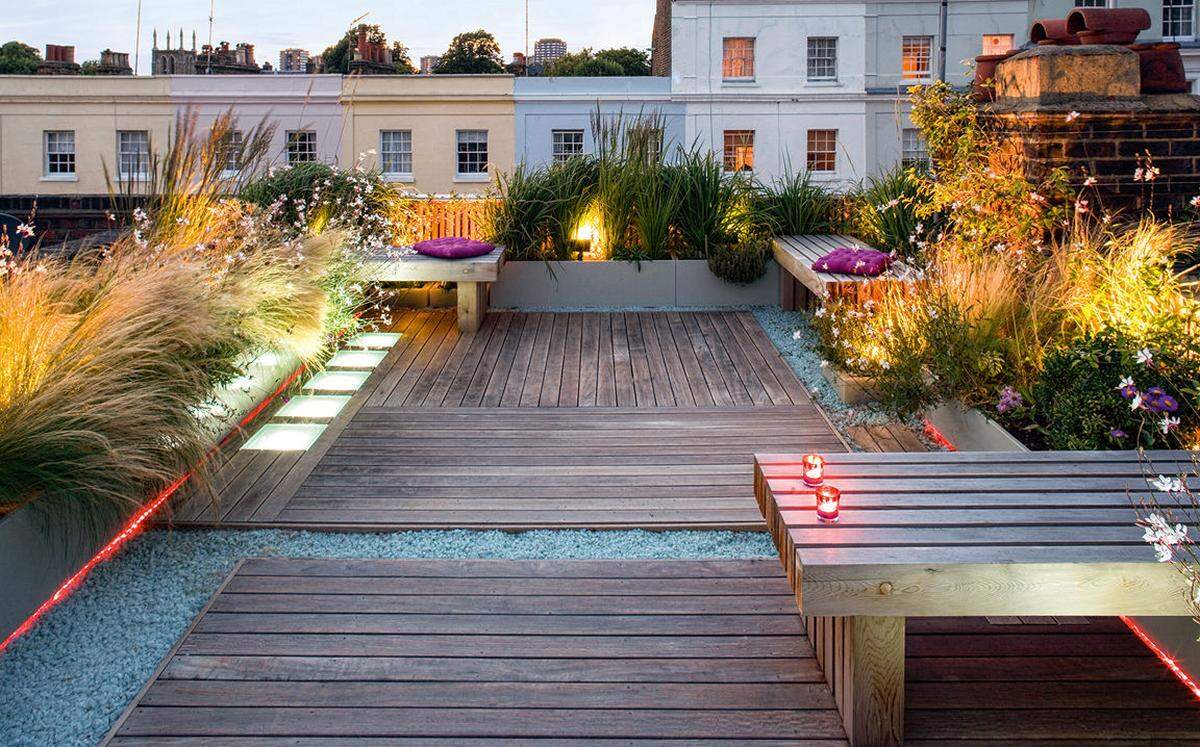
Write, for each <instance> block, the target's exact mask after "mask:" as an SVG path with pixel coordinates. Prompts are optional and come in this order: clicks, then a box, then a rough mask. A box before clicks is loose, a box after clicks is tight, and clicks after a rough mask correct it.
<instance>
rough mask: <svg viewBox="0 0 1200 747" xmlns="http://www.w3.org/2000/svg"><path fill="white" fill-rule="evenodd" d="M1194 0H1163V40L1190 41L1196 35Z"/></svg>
mask: <svg viewBox="0 0 1200 747" xmlns="http://www.w3.org/2000/svg"><path fill="white" fill-rule="evenodd" d="M1195 15H1196V2H1195V0H1163V6H1162V36H1163V40H1164V41H1191V40H1192V39H1194V38H1195V36H1196V21H1195Z"/></svg>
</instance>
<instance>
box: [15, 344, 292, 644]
mask: <svg viewBox="0 0 1200 747" xmlns="http://www.w3.org/2000/svg"><path fill="white" fill-rule="evenodd" d="M304 370H305V367H304V366H303V365H301V366H300V367H299V368H297V369H296V370H295V371H293V372H292V374H291V376H288V377H287V378H286V379H284V380H283V383H281V384H280V385H279V386H278V387H277V388H276V389H275V391H274V392H272V393H271V395H270V396H269V397H267V398H266V399H264V400H263V401H262V402H259V403H258V406H256V407H255V408H254V409H253V410H251V411H250V412H249V413H247V414H246V417H244V418H242V420H241V422H239V423H238V425H237V428H234V429H233V430H231V431H230V432H229V433H227V434H225V437H224V438H222V439H221V440H220V442H218V443H217V445H216V446H214V447H213V448H211V449H209V451H208V453H207V454H205V455H204V458H203V459H201V460H200V461H201V464H203V463H204V462H205V461H207V460H209V459H211V458H212V456H213V455H214V454H216V453H217V452H218V451H220V450H221V448H222V447H223V446H225V444H227V443H229V440H230V439H231V438H233V436H234V435H235V434H236V433H237V432H238V431H240V430H241V429H242V428H245V427H246V426H247V425H248V424H249V423H250V422H251V421H253V420H254V419H255V418H256V417H258V416H259V415H260V414H262V411H263V410H265V409H267V407H269V406H270V404H271V403H272V402H274V401H275V398H276V397H278V396H279V395H280V394H282V393H283V392H284V391H285V390H286V389H287V388H288V387H290V386H291V385H292V382H294V381H295V380H296V379H297V378H299V376H300V374H302V373H304ZM193 470H194V468H193V469H190V470H188V471H187V472H185V473H183V475H181V476H180V477H179V478H178V479H176V480H175V482H173V483H171V484H170V485H168V486H167V487H166V488H164V489H163V490H162V491H161V492H160V493H159V494H158V495H156V496H154V499H153V500H152V501H150V502H149V503H147V504H146V505H145V506H142V508H141V510H139V511H138V512H137V513H136V514H135V515H134V516H133V518H131V519H130V520H129V521H128V522H127V523H126V524H125V526H124V527H122V529H121V531H120V532H118V533H117V535H116V536H115V537H113V538H112V539H111V540H109V541H108V544H106V545H105V546H104V547H102V548H100V551H99V552H97V553H96V554H95V555H93V556H92V557H91V558H90V559H89V560H88V561H87V562H86V563H84V564H83V566H82V567H81V568H80V569H79V570H77V571H75V573H73V574H72V575H71V576H70V577H69V578H68V579H67V580H66V581H63V582H62V585H60V586H59V587H58V589H57V590H56V591H55V592H54V594H52V595H51V596H50V598H49V599H47V600H46V601H44V602H42V604H41V605H40V606H39V607H38V608H37V609H36V610H34V611H33V614H32V615H30V616H29V617H28V618H26V620H25V622H23V623H21V624H20V625H19V626H18V627H17V629H16V630H14V631H13V632H12V633H10V634H9V636H8V637H7V638H5V639H4V642H3V643H0V653H3V652H4V650H5V649H7V648H8V646H9V644H11V643H12V642H13V641H15V640H16V639H18V638H20V637H21V636H23V635H25V634H26V633H28V632H29V630H30V629H31V628H32V627H33V626H34V623H36V622H37V621H38V619H40V618H41V617H42V615H44V614H46V613H47V612H49V611H50V610H51V609H52V608H53V607H55V606H56V605H57V604H58V603H59V602H61V601H62V600H64V599H66V598H67V597H68V596H69V595H70V594H71V592H73V591H75V589H77V588H78V587H79V585H80V584H82V583H83V580H84V579H85V578H87V575H88V574H89V573H91V572H92V569H94V568H95V567H96V566H98V565H100V564H101V563H103V562H104V561H106V560H108V559H109V558H111V557H112V556H113V555H115V554H116V553H117V550H120V549H121V547H122V546H123V545H124V544H125V543H126V542H128V541H129V540H131V539H133V538H134V537H135V536H137V535H138V533H139V532H141V530H142V528H143V526H144V525H145V523H146V520H147V519H149V518H150V517H151V516H152V515H153V514H154V512H155V511H157V510H158V509H159V508H161V507H162V505H163V504H164V503H166V502H167V500H168V499H169V498H170V497H171V496H172V495H174V494H175V491H177V490H179V489H180V488H181V487H183V486H184V484H185V483H187V481H188V480H189V479H190V478H191V477H192V474H193Z"/></svg>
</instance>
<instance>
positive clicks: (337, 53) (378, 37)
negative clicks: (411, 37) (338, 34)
mask: <svg viewBox="0 0 1200 747" xmlns="http://www.w3.org/2000/svg"><path fill="white" fill-rule="evenodd" d="M363 25H364V26H366V28H367V36H368V38H369V39H370V40H371V41H372V42H375V43H378V44H387V35H386V34H385V33H384V32H383V29H382V28H381V27H380V26H379V24H377V23H372V24H363ZM358 29H359V27H358V26H355V27H354V28H352V29H350V30H349V31H347V32H346V33H345V35H344V36H342V38H341V39H338V41H337V43H336V44H334V45H333V46H331V47H326V48H325V51H324V52H323V53H322V54H321V61H322V64H324V66H325V72H327V73H337V74H341V75H347V74H348V73H349V72H350V63H351V61H353V60H354V48H355V46H356V45H357V44H358ZM392 64H393V65H394V66H395V68H396V73H397V74H398V75H411V74H413V73H416V72H417V68H416V67H414V66H413V63H412V57H411V56H410V54H409V51H408V47H406V46H405V45H403V44H401V43H400V42H393V44H392Z"/></svg>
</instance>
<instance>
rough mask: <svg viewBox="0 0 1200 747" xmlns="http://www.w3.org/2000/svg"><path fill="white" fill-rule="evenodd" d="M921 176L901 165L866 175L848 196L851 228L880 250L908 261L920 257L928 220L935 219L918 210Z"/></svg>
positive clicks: (927, 229)
mask: <svg viewBox="0 0 1200 747" xmlns="http://www.w3.org/2000/svg"><path fill="white" fill-rule="evenodd" d="M920 178H921V176H920V174H919V172H916V171H914V170H912V169H906V168H903V167H901V166H896V167H894V168H892V169H891V170H890V171H888V172H886V173H884V174H882V175H880V176H872V177H869V178H868V179H867V181H866V183H865V184H863V185H862V186H861V187H860V188H859V189H858V190H857V191H856V192H855V193H854V194H853V195H851V196H850V198H849V200H850V203H851V205H852V209H851V215H850V223H851V226H850V228H851V231H852V232H853V233H854V234H855V235H857V236H858V237H859V238H861V239H862V240H863V241H865V242H867V243H868V244H870V245H871V246H873V247H875V248H876V249H879V250H880V251H884V252H895V254H896V255H897V256H899V257H901V258H903V259H905V260H908V261H910V262H912V261H914V260H918V259H920V255H921V248H922V247H923V246H924V245H925V236H927V235H928V234H929V232H930V231H929V226H928V224H929V223H931V222H935V217H934V216H928V215H927V212H928V211H922V210H921V203H922V196H921V190H920V182H919V179H920ZM918 212H924V213H926V217H924V218H923V217H921V215H918Z"/></svg>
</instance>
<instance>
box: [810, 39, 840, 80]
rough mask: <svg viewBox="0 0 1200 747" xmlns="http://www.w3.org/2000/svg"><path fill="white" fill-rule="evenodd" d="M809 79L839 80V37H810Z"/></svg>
mask: <svg viewBox="0 0 1200 747" xmlns="http://www.w3.org/2000/svg"><path fill="white" fill-rule="evenodd" d="M808 79H809V80H837V37H836V36H810V37H808Z"/></svg>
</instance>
